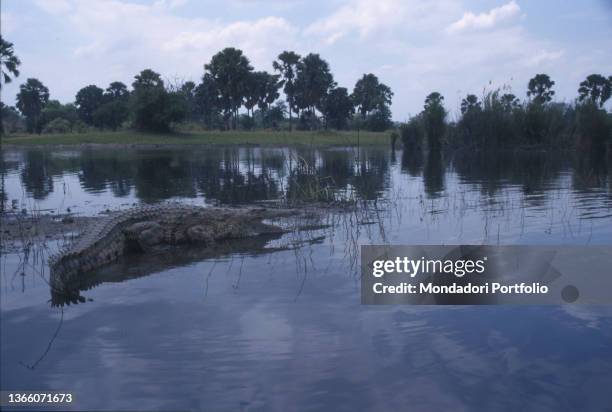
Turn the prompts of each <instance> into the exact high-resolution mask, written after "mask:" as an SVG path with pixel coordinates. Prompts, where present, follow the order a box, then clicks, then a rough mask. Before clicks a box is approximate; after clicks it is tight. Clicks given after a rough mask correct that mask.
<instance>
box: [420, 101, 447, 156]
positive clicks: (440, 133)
mask: <svg viewBox="0 0 612 412" xmlns="http://www.w3.org/2000/svg"><path fill="white" fill-rule="evenodd" d="M443 101H444V96H442V95H441V94H440V93H438V92H433V93H430V94H429V95H428V96H427V97H426V98H425V106H424V108H423V114H422V116H423V125H424V128H425V134H426V135H427V142H428V145H429V149H430V150H439V149H440V147H441V145H442V139H443V137H444V134H445V132H446V123H445V119H446V109H444V105H443Z"/></svg>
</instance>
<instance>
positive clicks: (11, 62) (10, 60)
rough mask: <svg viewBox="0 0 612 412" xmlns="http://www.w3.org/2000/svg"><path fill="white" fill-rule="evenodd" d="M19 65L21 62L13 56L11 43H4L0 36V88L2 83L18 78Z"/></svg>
mask: <svg viewBox="0 0 612 412" xmlns="http://www.w3.org/2000/svg"><path fill="white" fill-rule="evenodd" d="M19 65H21V60H19V57H17V56H16V55H15V51H14V49H13V43H11V42H9V41H6V40H4V39H3V38H2V36H1V35H0V68H1V69H2V70H1V71H0V80H2V81H0V88H1V87H2V82H4V83H10V82H11V81H12V78H13V77H18V76H19V69H18V67H19ZM11 76H12V77H11Z"/></svg>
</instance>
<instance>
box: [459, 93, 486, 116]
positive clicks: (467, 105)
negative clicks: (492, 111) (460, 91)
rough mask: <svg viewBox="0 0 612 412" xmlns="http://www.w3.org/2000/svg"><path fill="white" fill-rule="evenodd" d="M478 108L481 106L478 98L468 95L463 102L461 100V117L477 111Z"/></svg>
mask: <svg viewBox="0 0 612 412" xmlns="http://www.w3.org/2000/svg"><path fill="white" fill-rule="evenodd" d="M480 108H481V105H480V102H479V101H478V97H476V95H474V94H468V95H467V96H466V97H465V98H464V99H463V100H461V114H463V115H465V114H466V113H468V112H470V111H472V110H479V109H480Z"/></svg>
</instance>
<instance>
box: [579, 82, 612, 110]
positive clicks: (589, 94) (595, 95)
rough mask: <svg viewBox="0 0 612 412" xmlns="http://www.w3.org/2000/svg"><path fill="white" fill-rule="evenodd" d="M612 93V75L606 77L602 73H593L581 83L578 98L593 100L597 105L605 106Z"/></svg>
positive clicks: (582, 100)
mask: <svg viewBox="0 0 612 412" xmlns="http://www.w3.org/2000/svg"><path fill="white" fill-rule="evenodd" d="M611 95H612V77H610V78H605V77H604V76H602V75H601V74H591V75H590V76H588V77H587V78H586V80H584V81H583V82H582V83H580V88H579V89H578V100H579V101H581V102H584V101H591V102H593V103H594V104H595V105H597V107H603V105H604V104H605V103H606V101H608V99H609V98H610V96H611Z"/></svg>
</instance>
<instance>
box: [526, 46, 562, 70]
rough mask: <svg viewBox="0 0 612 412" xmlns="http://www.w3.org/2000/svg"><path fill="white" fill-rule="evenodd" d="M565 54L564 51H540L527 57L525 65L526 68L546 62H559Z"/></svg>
mask: <svg viewBox="0 0 612 412" xmlns="http://www.w3.org/2000/svg"><path fill="white" fill-rule="evenodd" d="M564 54H565V51H564V50H556V51H548V50H540V51H538V52H536V54H534V55H533V56H531V57H529V58H528V59H527V60H526V61H525V63H526V65H527V66H540V65H542V64H544V63H546V62H551V61H555V60H559V59H560V58H561V57H563V55H564Z"/></svg>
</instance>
